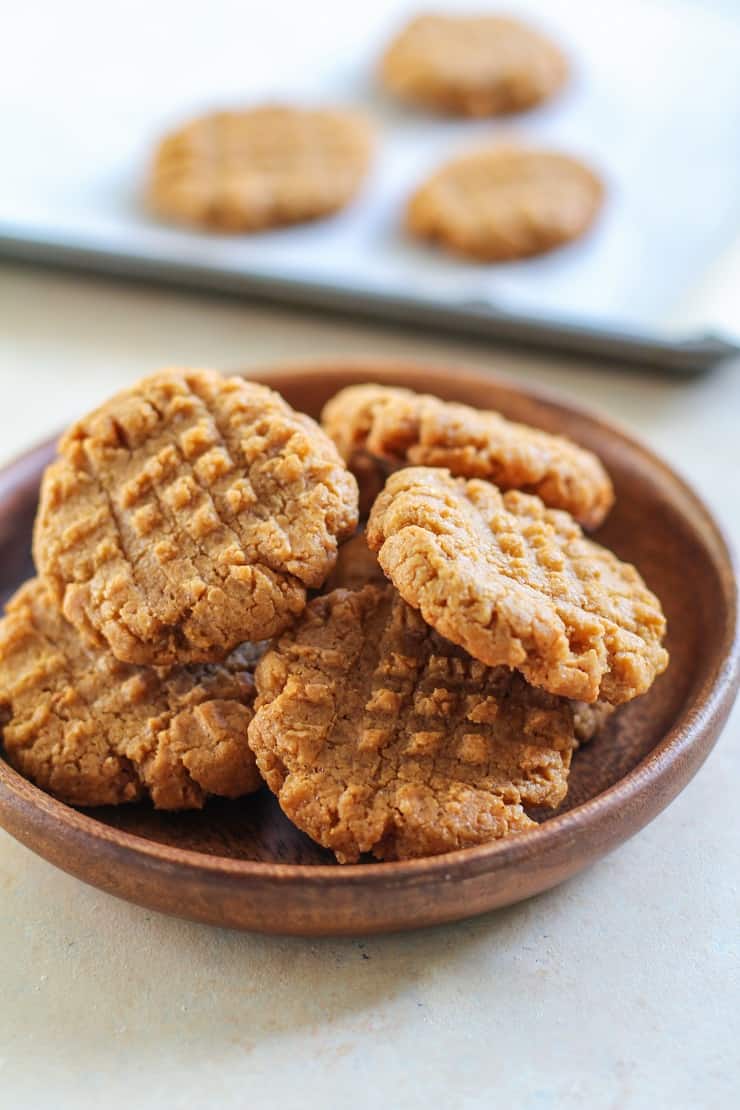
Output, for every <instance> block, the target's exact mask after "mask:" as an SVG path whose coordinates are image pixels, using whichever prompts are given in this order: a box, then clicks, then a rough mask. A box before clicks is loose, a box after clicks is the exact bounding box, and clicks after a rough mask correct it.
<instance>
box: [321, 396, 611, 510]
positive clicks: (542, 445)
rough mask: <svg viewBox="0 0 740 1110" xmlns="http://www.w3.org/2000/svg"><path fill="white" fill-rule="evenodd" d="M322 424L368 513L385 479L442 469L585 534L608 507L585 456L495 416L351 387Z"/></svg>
mask: <svg viewBox="0 0 740 1110" xmlns="http://www.w3.org/2000/svg"><path fill="white" fill-rule="evenodd" d="M321 422H322V424H323V427H324V428H325V430H326V432H327V433H328V434H329V435H330V436H331V438H332V439H333V440H334V442H335V443H336V445H337V447H338V448H339V453H340V454H341V456H342V458H344V459H345V460H346V462H347V464H348V466H349V467H350V469H351V470H353V471H354V472H355V476H356V477H357V480H358V483H359V486H360V502H361V505H362V503H363V502H369V505H368V511H369V509H370V507H372V502H373V501H374V500H375V497H376V496H377V495H378V493H379V492H380V489H382V486H383V483H384V482H385V478H386V477H387V475H388V473H390V472H391V471H393V470H396V469H398V468H399V467H402V466H435V467H439V466H441V467H446V468H447V469H448V470H450V471H451V473H452V474H454V475H456V476H457V477H460V478H485V479H487V480H488V481H491V482H493V483H494V484H495V485H497V486H499V487H500V488H501V489H503V490H507V489H520V490H524V491H525V492H527V493H536V494H537V495H538V496H539V497H540V498H541V499H542V500H543V501H544V502H545V504H547V505H550V506H551V507H553V508H556V509H567V510H568V512H569V513H571V515H572V516H574V517H575V518H576V520H578V521H579V523H581V524H583V525H584V526H585V527H588V528H595V527H597V526H598V525H599V524H601V522H602V521H603V519H604V517H605V516H606V514H607V512H608V511H609V509H610V508H611V506H612V503H613V501H614V490H613V487H612V483H611V480H610V478H609V475H608V474H607V473H606V471H605V470H604V467H603V466H602V464H601V462H600V461H599V459H598V458H597V457H596V455H594V454H592V452H591V451H587V450H585V448H583V447H578V446H577V445H576V444H575V443H572V442H571V441H570V440H568V439H565V438H564V437H562V436H554V435H548V433H547V432H543V431H540V430H538V429H537V428H530V427H528V426H527V425H526V424H515V423H513V422H512V421H510V420H506V419H505V418H504V417H503V416H500V415H499V414H498V413H497V412H483V411H481V410H479V409H474V408H470V407H469V406H468V405H460V404H456V403H453V402H450V401H441V400H440V399H439V398H438V397H431V396H429V395H427V394H421V393H413V392H412V391H411V390H410V389H399V388H395V387H391V386H383V385H351V386H348V387H347V388H346V389H342V390H341V391H340V392H339V393H337V394H336V395H335V396H334V397H332V399H331V400H330V401H329V402H328V403H327V404H326V406H325V407H324V411H323V413H322V414H321ZM369 460H370V461H374V465H375V470H374V471H372V470H371V469H370V465H369Z"/></svg>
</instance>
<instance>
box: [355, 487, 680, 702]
mask: <svg viewBox="0 0 740 1110" xmlns="http://www.w3.org/2000/svg"><path fill="white" fill-rule="evenodd" d="M367 537H368V543H369V545H370V547H371V548H372V549H373V550H375V551H377V552H378V559H379V562H380V565H381V566H382V568H383V570H384V571H385V573H386V574H387V575H388V577H389V578H390V579H391V581H392V582H393V583H394V585H395V586H396V588H397V589H398V590H399V592H400V593H401V595H402V597H404V598H405V600H406V601H408V602H409V604H411V605H414V606H415V607H416V608H418V609H419V610H420V612H421V614H422V616H423V617H424V619H425V620H426V621H427V622H428V623H429V624H431V625H432V626H433V627H434V628H436V629H437V631H438V632H439V633H440V634H441V635H444V636H446V637H448V638H449V639H451V640H453V641H454V642H455V643H458V644H460V645H461V646H463V647H464V648H465V649H466V650H467V651H469V652H470V653H471V655H473V656H475V657H476V658H478V659H480V660H482V661H483V662H485V663H487V664H488V665H490V666H496V665H499V664H504V665H506V666H509V667H516V668H518V669H519V670H520V671H521V673H522V674H523V675H524V676H525V677H526V678H527V680H528V681H529V682H531V683H532V684H533V685H535V686H541V687H543V688H544V689H546V690H549V691H550V692H551V693H554V694H560V695H561V696H563V697H569V698H574V699H578V700H582V701H585V702H596V701H598V700H599V699H601V700H603V701H607V702H609V703H611V704H615V705H616V704H619V703H620V702H624V701H629V700H630V699H631V698H634V697H637V696H638V695H639V694H643V693H645V691H646V690H648V689H649V687H650V686H651V684H652V682H653V680H654V679H655V677H656V676H657V675H659V674H661V673H662V672H663V671H664V670H665V668H666V666H667V663H668V653H667V652H666V651H665V649H664V648H663V646H662V640H663V636H664V634H665V618H664V616H663V611H662V609H661V605H660V602H659V601H658V599H657V598H656V597H655V595H654V594H652V593H651V592H650V590H648V588H647V587H646V585H645V583H644V582H643V580H642V578H641V577H640V575H639V573H638V572H637V570H636V569H635V568H634V567H633V566H631V565H630V564H628V563H622V562H621V561H620V560H619V559H618V558H617V557H616V555H614V554H613V553H612V552H611V551H608V550H607V549H606V548H604V547H601V546H600V545H599V544H596V543H594V542H593V541H592V540H589V539H587V538H586V537H585V536H584V535H583V533H582V532H581V529H580V528H579V526H578V525H577V524H576V523H575V521H574V520H573V519H572V517H570V516H569V515H568V514H567V513H564V512H560V511H558V510H555V509H547V508H546V507H545V506H544V505H543V504H542V501H540V499H539V498H537V497H534V496H531V495H529V494H525V493H520V492H518V491H510V492H508V493H505V494H501V493H500V491H499V490H498V489H496V487H495V486H493V485H491V484H490V483H489V482H483V481H479V480H476V479H472V480H470V481H465V480H464V479H456V478H453V477H452V476H451V475H450V473H449V472H448V471H446V470H437V469H432V468H429V467H410V468H408V469H406V470H400V471H398V472H397V473H395V474H393V475H391V477H390V478H389V479H388V482H387V484H386V487H385V489H384V491H383V493H381V495H380V496H379V498H378V499H377V501H376V502H375V505H374V506H373V510H372V512H371V514H370V519H369V521H368V526H367Z"/></svg>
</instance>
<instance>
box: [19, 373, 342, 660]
mask: <svg viewBox="0 0 740 1110" xmlns="http://www.w3.org/2000/svg"><path fill="white" fill-rule="evenodd" d="M59 450H60V458H59V459H58V460H57V461H56V462H54V463H52V465H51V466H50V467H49V468H48V469H47V471H46V474H45V476H44V479H43V483H42V488H41V503H40V508H39V515H38V518H37V522H36V531H35V536H34V556H35V559H36V565H37V567H38V569H39V572H40V574H41V575H42V576H43V577H44V578H45V579H46V580H47V581H48V583H49V585H50V587H51V589H52V591H53V593H54V596H55V597H56V598H57V599H58V601H59V602H60V603H61V604H63V609H64V615H65V616H66V617H67V619H68V620H70V621H71V622H72V623H73V624H74V625H75V626H76V627H77V628H78V629H79V630H80V631H81V632H82V633H83V634H84V635H85V636H86V637H87V638H88V639H89V640H91V641H92V642H93V643H96V644H98V645H100V644H102V643H103V642H106V643H107V644H108V646H109V647H110V649H111V651H112V652H113V654H114V655H115V656H116V657H117V658H118V659H121V660H122V661H124V662H128V663H140V664H152V665H160V666H164V665H170V664H173V663H192V662H208V661H213V660H218V659H222V658H223V657H224V656H225V655H226V654H227V653H228V652H229V651H230V650H231V649H232V648H234V647H235V646H236V645H237V644H239V643H241V642H242V641H244V640H262V639H267V638H269V637H272V636H274V635H275V634H276V633H278V632H280V631H281V630H282V629H283V628H285V627H286V625H287V624H288V623H289V622H290V621H291V620H292V619H293V617H295V616H296V615H297V614H298V613H300V612H301V610H302V608H303V606H304V604H305V599H306V588H307V587H312V588H318V587H319V586H321V585H322V583H323V582H324V580H325V578H326V577H327V575H328V574H329V572H330V571H331V569H332V567H333V566H334V562H335V560H336V549H337V541H338V540H339V541H341V540H342V539H344V538H345V537H348V536H351V535H352V533H353V531H354V529H355V527H356V525H357V485H356V482H355V479H354V478H353V477H352V475H351V474H350V473H349V471H348V470H347V469H346V467H345V465H344V463H343V462H342V461H341V459H340V458H339V455H338V454H337V451H336V448H335V447H334V444H333V443H332V442H331V440H330V439H329V438H328V437H327V436H326V435H325V434H324V432H322V431H321V429H320V428H319V427H318V425H317V424H315V423H314V422H313V421H312V420H310V419H309V417H307V416H303V415H300V414H298V413H295V412H294V411H293V410H292V409H291V408H290V406H289V405H287V404H286V403H285V401H283V399H282V398H281V397H280V396H279V395H278V394H277V393H274V392H273V391H272V390H270V389H267V388H266V387H265V386H262V385H256V384H254V383H251V382H246V381H244V380H243V379H241V378H223V377H221V375H219V374H216V373H214V372H211V371H186V370H182V371H169V372H164V373H161V374H155V375H154V376H153V377H150V378H146V379H144V380H142V381H140V382H138V383H137V384H136V385H134V386H132V387H131V388H130V389H127V390H125V391H124V392H123V393H120V394H118V395H117V396H116V397H114V398H113V399H112V400H110V401H108V402H107V403H106V404H104V405H102V406H101V408H99V409H97V410H96V411H95V412H93V413H92V414H91V415H89V416H87V417H85V418H84V419H82V420H80V421H78V422H77V423H76V424H74V425H73V426H72V427H71V428H70V429H69V431H68V432H67V433H66V435H64V436H63V438H62V440H61V443H60V445H59Z"/></svg>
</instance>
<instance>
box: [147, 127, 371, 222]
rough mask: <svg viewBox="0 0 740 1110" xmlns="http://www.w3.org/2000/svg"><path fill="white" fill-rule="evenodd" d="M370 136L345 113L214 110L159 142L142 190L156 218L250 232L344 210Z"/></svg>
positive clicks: (358, 180)
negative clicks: (146, 187)
mask: <svg viewBox="0 0 740 1110" xmlns="http://www.w3.org/2000/svg"><path fill="white" fill-rule="evenodd" d="M371 148H372V140H371V132H370V128H369V126H368V125H367V123H366V122H365V120H364V119H361V118H360V117H359V116H357V115H355V114H353V113H351V112H342V111H306V110H303V109H299V108H288V107H280V106H266V107H259V108H252V109H247V110H244V111H241V112H238V111H237V112H216V113H214V114H212V115H208V116H204V117H202V118H201V119H196V120H193V121H192V122H191V123H188V124H186V125H185V126H184V127H182V128H180V129H179V130H178V131H175V132H173V133H172V134H171V135H168V136H167V137H166V138H165V139H163V140H162V143H161V144H160V146H159V149H158V150H157V152H156V155H155V158H154V165H153V167H152V171H151V181H150V185H149V192H150V198H151V203H152V205H153V207H154V209H155V210H156V211H157V212H159V213H160V214H161V215H162V216H165V217H167V218H171V219H175V220H179V221H181V222H184V223H188V224H200V225H202V226H204V227H208V228H215V229H218V230H222V231H235V232H238V231H258V230H260V229H262V228H268V227H275V226H278V225H280V224H293V223H300V222H303V221H304V220H314V219H317V218H319V217H321V216H327V215H329V214H330V213H332V212H336V211H338V210H339V209H340V208H344V206H345V205H346V204H348V203H349V201H350V200H351V199H352V198H353V197H354V195H355V193H356V192H357V191H358V190H359V188H360V185H361V184H362V181H363V179H364V177H365V174H366V173H367V169H368V165H369V162H370V156H371Z"/></svg>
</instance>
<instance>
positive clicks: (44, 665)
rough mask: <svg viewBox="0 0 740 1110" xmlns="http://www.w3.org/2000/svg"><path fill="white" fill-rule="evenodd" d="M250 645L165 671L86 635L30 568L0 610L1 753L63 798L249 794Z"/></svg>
mask: <svg viewBox="0 0 740 1110" xmlns="http://www.w3.org/2000/svg"><path fill="white" fill-rule="evenodd" d="M250 652H251V645H245V649H244V651H240V650H239V649H237V650H236V651H235V652H234V653H233V654H232V655H231V656H230V657H229V658H228V659H227V661H226V662H225V663H223V664H215V665H202V666H190V667H175V668H174V669H173V670H170V671H167V672H165V671H161V670H155V669H153V668H149V667H135V666H131V665H130V664H126V663H120V662H118V660H117V659H115V658H114V656H113V655H111V653H110V652H109V651H108V650H106V649H101V648H94V647H90V646H88V645H86V644H84V643H83V641H82V639H81V637H80V636H79V635H78V633H77V632H76V631H75V629H74V628H73V627H72V625H70V624H68V622H67V621H65V620H64V618H63V617H62V616H61V614H60V613H59V610H58V609H57V608H56V605H55V604H54V599H53V597H52V596H51V594H50V593H49V591H48V590H47V588H46V586H45V585H44V583H43V582H41V581H40V580H39V579H37V578H34V579H32V580H31V581H30V582H27V583H26V585H25V586H22V587H21V589H20V590H19V591H18V593H17V594H16V595H15V596H14V597H13V598H12V600H11V601H10V602H9V603H8V606H7V612H6V616H5V617H4V618H3V620H2V621H0V722H2V737H3V744H4V748H5V753H6V755H7V757H8V760H9V761H10V763H12V764H13V766H14V767H16V768H17V769H18V770H19V771H20V772H21V774H23V775H26V776H27V777H28V778H30V779H32V780H33V782H35V783H36V784H37V785H38V786H40V787H42V788H43V789H44V790H48V791H49V792H50V793H52V794H55V795H56V796H57V797H58V798H61V799H62V801H65V802H68V803H70V804H71V805H79V806H97V805H117V804H119V803H121V802H135V801H138V800H139V799H141V798H145V797H147V796H148V797H150V798H151V799H152V801H153V802H154V805H155V806H157V807H158V808H159V809H193V808H200V806H202V805H203V803H204V801H205V799H206V798H207V796H208V795H209V794H219V795H223V796H224V797H227V798H235V797H238V796H239V795H241V794H249V793H251V792H252V791H253V790H256V789H257V788H258V787H259V785H260V781H261V780H260V777H259V774H258V772H257V768H256V766H255V761H254V757H253V755H252V753H251V751H250V750H249V746H248V744H247V726H248V724H249V722H250V720H251V717H252V709H251V705H252V699H253V694H254V682H253V679H252V676H251V674H250V673H249V666H250ZM245 668H246V669H245Z"/></svg>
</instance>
